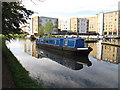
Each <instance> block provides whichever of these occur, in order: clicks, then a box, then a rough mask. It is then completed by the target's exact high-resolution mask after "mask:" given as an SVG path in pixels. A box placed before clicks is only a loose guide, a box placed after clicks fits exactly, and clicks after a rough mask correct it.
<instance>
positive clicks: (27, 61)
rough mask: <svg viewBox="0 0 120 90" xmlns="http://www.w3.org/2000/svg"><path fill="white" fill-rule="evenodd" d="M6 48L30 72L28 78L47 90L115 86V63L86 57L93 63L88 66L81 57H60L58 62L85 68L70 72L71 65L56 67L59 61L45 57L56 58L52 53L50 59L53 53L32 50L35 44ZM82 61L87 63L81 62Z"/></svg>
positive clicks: (19, 42) (11, 44) (12, 44)
mask: <svg viewBox="0 0 120 90" xmlns="http://www.w3.org/2000/svg"><path fill="white" fill-rule="evenodd" d="M28 44H29V45H28ZM96 44H97V43H96ZM7 46H8V48H9V49H10V50H11V51H12V53H13V54H14V55H15V57H16V58H17V59H18V61H19V62H20V63H21V65H22V66H23V67H24V68H25V69H26V70H27V71H29V75H30V77H32V78H33V79H35V80H36V81H37V82H38V83H41V81H42V82H43V84H44V85H45V86H46V87H47V88H49V87H50V88H117V87H118V64H113V63H107V62H99V61H97V59H95V58H94V57H93V56H89V57H88V58H89V59H90V61H91V62H92V65H91V64H90V62H89V60H87V58H86V59H84V60H83V59H82V57H79V58H76V57H74V56H67V55H65V56H64V57H63V55H64V54H62V53H61V55H60V54H59V58H62V59H63V60H61V61H62V62H61V63H65V62H67V63H69V62H70V63H71V62H72V63H78V62H79V63H78V64H82V65H83V67H84V68H82V69H79V70H73V69H74V68H73V69H72V68H71V66H70V65H69V68H71V69H69V68H68V67H67V65H68V64H65V65H66V66H64V65H61V64H59V63H58V62H57V61H59V59H53V60H52V59H49V58H46V57H51V58H55V56H57V55H56V54H54V55H55V56H54V57H53V56H52V55H51V54H53V52H51V51H48V50H45V49H44V50H42V49H37V48H34V47H36V45H35V42H31V41H30V40H29V39H27V40H14V41H11V42H9V43H7ZM25 47H26V48H25ZM96 50H97V49H95V48H94V47H93V51H96ZM99 50H100V49H99ZM24 51H26V52H27V53H26V52H24ZM46 51H47V52H46ZM49 52H51V54H49ZM96 55H97V54H96ZM101 55H102V54H101ZM35 57H37V58H35ZM71 57H72V58H71ZM68 59H69V60H68ZM55 60H57V61H55ZM85 60H87V61H88V62H83V61H85ZM73 66H74V67H75V65H72V67H73ZM88 66H90V67H88ZM79 68H80V67H79Z"/></svg>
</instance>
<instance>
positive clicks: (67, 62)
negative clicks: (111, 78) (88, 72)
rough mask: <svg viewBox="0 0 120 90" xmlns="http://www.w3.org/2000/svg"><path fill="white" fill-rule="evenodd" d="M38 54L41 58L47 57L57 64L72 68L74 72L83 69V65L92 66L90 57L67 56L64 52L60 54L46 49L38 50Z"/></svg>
mask: <svg viewBox="0 0 120 90" xmlns="http://www.w3.org/2000/svg"><path fill="white" fill-rule="evenodd" d="M38 54H39V55H40V56H41V57H47V58H50V59H52V60H54V61H56V62H57V63H59V64H61V65H64V66H66V67H68V68H71V69H73V70H80V69H82V68H83V64H84V65H87V66H91V65H92V63H91V62H90V61H89V59H88V56H86V57H80V56H74V57H73V56H67V55H65V54H64V53H63V52H61V51H59V53H56V52H54V51H49V50H45V49H41V48H38Z"/></svg>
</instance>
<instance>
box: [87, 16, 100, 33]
mask: <svg viewBox="0 0 120 90" xmlns="http://www.w3.org/2000/svg"><path fill="white" fill-rule="evenodd" d="M86 19H88V32H95V33H97V32H98V17H97V16H94V17H87V18H86Z"/></svg>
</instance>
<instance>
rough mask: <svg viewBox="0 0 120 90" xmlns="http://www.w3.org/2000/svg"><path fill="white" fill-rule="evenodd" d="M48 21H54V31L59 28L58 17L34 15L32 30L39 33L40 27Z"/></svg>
mask: <svg viewBox="0 0 120 90" xmlns="http://www.w3.org/2000/svg"><path fill="white" fill-rule="evenodd" d="M47 22H52V23H53V27H54V28H53V31H54V32H57V30H58V19H57V18H51V17H39V16H36V17H33V18H32V25H33V27H32V30H33V33H34V34H38V32H39V28H40V27H41V26H44V25H45V24H46V23H47Z"/></svg>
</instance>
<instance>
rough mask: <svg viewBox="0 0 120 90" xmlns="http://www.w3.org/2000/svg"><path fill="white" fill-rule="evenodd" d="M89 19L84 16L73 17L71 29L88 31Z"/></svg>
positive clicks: (73, 30)
mask: <svg viewBox="0 0 120 90" xmlns="http://www.w3.org/2000/svg"><path fill="white" fill-rule="evenodd" d="M87 29H88V20H87V19H84V18H71V19H70V30H71V31H72V32H79V33H87Z"/></svg>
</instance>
